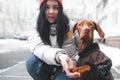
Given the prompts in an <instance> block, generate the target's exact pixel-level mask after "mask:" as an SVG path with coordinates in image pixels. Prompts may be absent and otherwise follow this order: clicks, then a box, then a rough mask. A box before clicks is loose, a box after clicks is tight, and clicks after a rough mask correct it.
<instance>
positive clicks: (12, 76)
mask: <svg viewBox="0 0 120 80" xmlns="http://www.w3.org/2000/svg"><path fill="white" fill-rule="evenodd" d="M0 80H33V79H32V78H31V77H30V76H29V74H28V73H27V71H26V69H25V62H20V63H18V64H16V65H14V66H12V67H10V68H8V69H5V70H3V71H1V72H0Z"/></svg>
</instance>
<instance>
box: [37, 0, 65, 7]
mask: <svg viewBox="0 0 120 80" xmlns="http://www.w3.org/2000/svg"><path fill="white" fill-rule="evenodd" d="M44 1H45V0H39V4H40V6H41V5H42V3H43V2H44ZM57 1H58V2H59V3H60V4H61V5H62V0H57ZM62 7H63V5H62Z"/></svg>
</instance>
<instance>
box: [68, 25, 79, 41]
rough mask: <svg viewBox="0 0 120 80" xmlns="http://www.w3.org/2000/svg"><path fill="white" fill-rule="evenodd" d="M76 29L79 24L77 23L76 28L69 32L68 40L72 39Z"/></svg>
mask: <svg viewBox="0 0 120 80" xmlns="http://www.w3.org/2000/svg"><path fill="white" fill-rule="evenodd" d="M76 27H77V23H75V24H74V26H73V27H72V29H71V30H70V31H69V32H68V34H67V36H68V39H70V38H72V36H73V34H74V32H75V30H76Z"/></svg>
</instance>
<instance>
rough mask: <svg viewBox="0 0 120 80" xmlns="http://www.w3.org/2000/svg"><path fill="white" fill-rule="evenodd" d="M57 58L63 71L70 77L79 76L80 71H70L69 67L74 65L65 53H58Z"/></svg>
mask: <svg viewBox="0 0 120 80" xmlns="http://www.w3.org/2000/svg"><path fill="white" fill-rule="evenodd" d="M59 60H60V62H61V65H62V67H63V71H65V72H66V74H67V76H68V77H70V78H77V77H80V73H78V72H74V73H72V72H70V69H71V68H73V67H74V64H73V62H72V60H71V59H70V58H69V57H68V55H66V54H60V55H59Z"/></svg>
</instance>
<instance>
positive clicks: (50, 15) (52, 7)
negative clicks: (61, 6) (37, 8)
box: [45, 0, 58, 23]
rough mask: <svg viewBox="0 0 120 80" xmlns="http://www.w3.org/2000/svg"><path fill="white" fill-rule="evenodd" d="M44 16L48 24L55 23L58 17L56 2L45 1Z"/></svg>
mask: <svg viewBox="0 0 120 80" xmlns="http://www.w3.org/2000/svg"><path fill="white" fill-rule="evenodd" d="M45 15H46V19H47V20H48V22H49V23H54V22H55V21H56V19H57V15H58V2H57V0H47V5H46V10H45Z"/></svg>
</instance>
